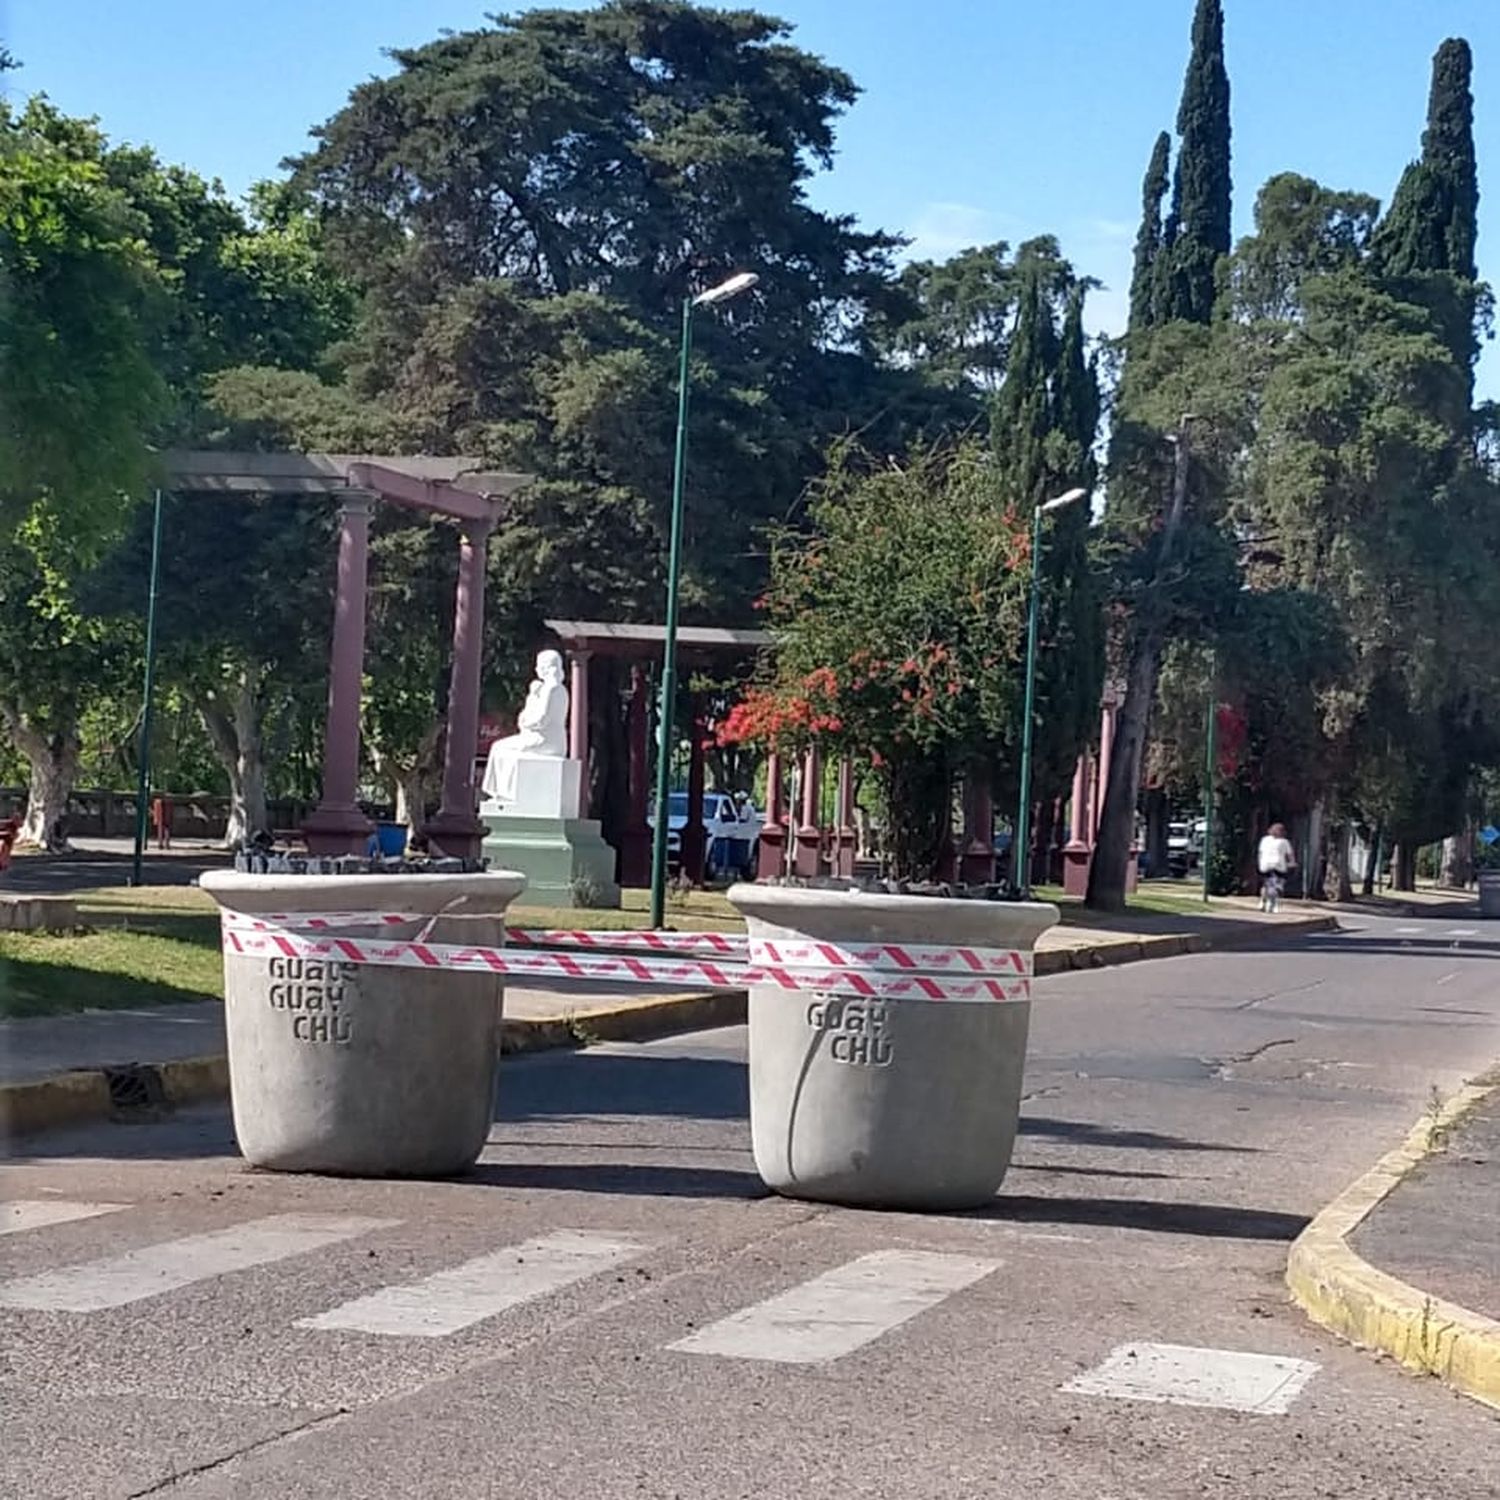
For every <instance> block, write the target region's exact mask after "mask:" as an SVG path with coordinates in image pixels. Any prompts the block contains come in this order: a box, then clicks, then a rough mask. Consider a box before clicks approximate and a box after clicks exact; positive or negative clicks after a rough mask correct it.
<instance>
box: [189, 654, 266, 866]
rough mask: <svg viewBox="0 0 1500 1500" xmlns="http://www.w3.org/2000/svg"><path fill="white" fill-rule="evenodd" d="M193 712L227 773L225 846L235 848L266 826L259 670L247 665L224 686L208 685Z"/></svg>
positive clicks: (264, 768) (262, 831)
mask: <svg viewBox="0 0 1500 1500" xmlns="http://www.w3.org/2000/svg"><path fill="white" fill-rule="evenodd" d="M197 706H198V714H199V717H200V718H201V719H202V720H203V727H204V728H205V729H206V730H207V731H208V737H209V739H210V740H211V741H212V742H213V747H214V752H215V753H216V754H217V755H218V757H219V763H220V764H221V765H222V766H223V767H224V770H225V772H226V773H227V774H228V776H229V826H228V827H227V828H226V829H225V830H224V843H225V846H226V847H227V848H230V849H235V848H239V847H240V846H242V845H243V844H245V843H248V842H249V841H250V840H252V839H254V838H255V837H256V836H257V835H259V834H262V833H264V834H267V835H269V834H270V832H271V819H270V814H269V812H268V811H267V808H266V766H265V759H264V756H263V753H262V746H261V734H260V715H261V702H260V676H259V673H257V672H255V671H251V670H247V671H246V672H244V673H243V674H242V676H241V678H240V680H239V681H238V682H236V683H232V684H230V685H229V686H228V687H227V688H226V689H224V690H222V691H221V690H219V689H213V690H211V691H209V692H206V693H204V694H203V695H202V696H201V697H199V698H198V700H197Z"/></svg>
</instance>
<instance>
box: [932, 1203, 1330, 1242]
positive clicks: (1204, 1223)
mask: <svg viewBox="0 0 1500 1500" xmlns="http://www.w3.org/2000/svg"><path fill="white" fill-rule="evenodd" d="M959 1217H961V1218H971V1219H990V1220H994V1221H995V1222H997V1223H1013V1224H1086V1225H1091V1226H1096V1227H1099V1228H1104V1229H1141V1230H1146V1231H1147V1232H1149V1233H1152V1234H1186V1235H1195V1236H1202V1237H1205V1238H1208V1239H1221V1240H1279V1241H1290V1240H1294V1239H1296V1238H1297V1236H1298V1235H1299V1234H1301V1233H1302V1231H1303V1230H1304V1229H1306V1228H1307V1225H1308V1223H1309V1220H1308V1218H1307V1216H1306V1215H1305V1214H1288V1213H1281V1212H1280V1211H1278V1210H1276V1209H1270V1208H1234V1207H1231V1206H1229V1205H1227V1204H1222V1203H1157V1202H1153V1201H1151V1200H1150V1199H1146V1198H1045V1197H1038V1196H1035V1195H1032V1194H1027V1193H1014V1194H1012V1193H1004V1194H1002V1195H1001V1196H1000V1197H999V1198H997V1199H996V1200H995V1203H994V1204H993V1206H991V1207H987V1208H980V1209H975V1210H974V1211H973V1212H971V1213H967V1214H962V1215H959Z"/></svg>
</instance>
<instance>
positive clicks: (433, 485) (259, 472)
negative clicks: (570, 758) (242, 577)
mask: <svg viewBox="0 0 1500 1500" xmlns="http://www.w3.org/2000/svg"><path fill="white" fill-rule="evenodd" d="M166 469H167V486H168V488H170V489H172V490H175V491H179V492H182V493H192V494H241V495H247V496H248V495H323V496H327V497H328V498H329V499H331V500H335V501H337V502H338V506H339V556H338V584H337V589H336V593H335V598H334V612H333V645H332V649H331V651H330V654H329V664H328V717H327V732H326V734H325V735H324V742H323V789H322V796H321V798H320V799H319V802H318V805H317V807H316V808H315V809H314V810H313V812H312V814H311V815H310V816H309V818H308V820H307V822H306V823H305V824H303V830H302V831H303V835H304V837H305V838H306V840H307V847H308V852H309V853H311V854H315V855H342V854H361V853H363V852H364V850H365V848H366V845H367V843H368V841H369V837H370V834H371V832H372V826H371V823H370V820H369V819H368V818H367V817H366V816H365V815H364V813H363V812H362V811H361V810H360V806H359V800H358V793H359V720H360V694H361V686H362V681H363V675H364V657H365V600H366V573H367V565H368V556H369V544H370V518H371V516H372V515H373V514H374V509H375V506H376V504H377V503H378V502H380V501H386V502H388V503H390V504H394V505H401V506H405V507H408V508H409V509H413V510H418V511H423V512H425V513H426V514H428V515H432V516H437V517H441V518H445V519H448V520H453V521H456V522H457V523H458V587H457V591H456V597H455V600H454V608H453V664H452V674H451V677H450V679H449V690H448V724H447V734H446V737H445V748H444V753H443V796H442V805H441V807H440V808H439V810H438V813H437V815H436V816H435V817H434V818H432V819H430V820H429V821H428V823H427V838H428V842H429V846H430V847H431V849H432V851H433V852H434V853H435V854H440V855H446V856H449V857H456V858H460V859H466V860H473V859H477V858H478V856H479V850H480V845H481V844H482V843H483V840H484V835H485V826H484V824H483V823H481V822H480V821H479V818H478V816H477V811H478V799H477V796H476V793H475V749H476V746H477V744H478V738H479V701H480V691H481V684H480V664H481V661H482V658H483V648H484V574H485V551H486V547H487V544H488V542H489V537H490V532H491V531H492V530H493V528H494V525H495V522H496V520H497V519H498V516H499V513H500V508H501V506H502V505H503V503H504V501H505V499H506V498H507V497H508V496H510V495H513V494H514V493H515V492H516V491H517V490H519V489H522V488H524V486H526V485H527V484H529V483H530V482H531V476H530V475H528V474H506V473H494V472H488V471H485V470H483V469H481V467H480V465H479V463H478V461H477V460H475V459H470V458H432V457H425V456H422V457H406V458H396V457H387V456H381V455H373V454H350V453H215V452H178V453H169V454H167V455H166Z"/></svg>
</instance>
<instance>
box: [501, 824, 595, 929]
mask: <svg viewBox="0 0 1500 1500" xmlns="http://www.w3.org/2000/svg"><path fill="white" fill-rule="evenodd" d="M484 824H485V826H486V827H487V828H488V829H489V833H488V834H487V835H486V837H485V840H484V857H485V858H486V859H487V860H489V862H490V869H492V870H519V871H520V872H521V873H522V874H523V875H525V877H526V889H525V891H523V892H522V894H521V897H520V899H519V902H518V904H519V905H522V906H579V905H582V904H584V903H582V902H580V900H579V895H580V891H579V887H580V885H587V886H589V887H591V888H592V894H591V896H590V899H589V900H588V903H587V904H588V905H590V906H599V907H618V906H619V904H620V887H619V886H618V885H616V884H615V851H614V850H613V849H611V848H610V847H609V845H608V844H606V843H605V842H604V839H603V837H602V835H601V834H600V832H599V824H598V823H597V822H596V821H595V820H594V819H592V818H526V817H517V816H515V815H512V814H496V813H486V814H485V815H484Z"/></svg>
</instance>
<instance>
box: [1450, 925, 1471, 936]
mask: <svg viewBox="0 0 1500 1500" xmlns="http://www.w3.org/2000/svg"><path fill="white" fill-rule="evenodd" d="M1447 936H1449V937H1478V936H1479V929H1478V928H1477V927H1450V928H1449V929H1448V932H1447Z"/></svg>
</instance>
